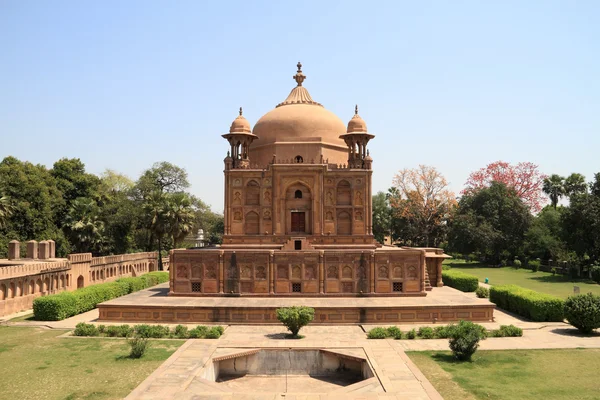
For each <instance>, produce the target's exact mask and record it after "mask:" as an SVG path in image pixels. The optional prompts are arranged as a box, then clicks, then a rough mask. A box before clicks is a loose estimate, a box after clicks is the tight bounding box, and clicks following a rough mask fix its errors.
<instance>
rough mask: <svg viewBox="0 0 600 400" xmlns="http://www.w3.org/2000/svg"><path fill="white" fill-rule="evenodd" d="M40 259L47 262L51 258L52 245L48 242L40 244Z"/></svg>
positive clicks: (43, 241)
mask: <svg viewBox="0 0 600 400" xmlns="http://www.w3.org/2000/svg"><path fill="white" fill-rule="evenodd" d="M38 258H39V259H40V260H47V259H48V258H50V244H49V243H48V241H47V240H42V241H41V242H39V243H38Z"/></svg>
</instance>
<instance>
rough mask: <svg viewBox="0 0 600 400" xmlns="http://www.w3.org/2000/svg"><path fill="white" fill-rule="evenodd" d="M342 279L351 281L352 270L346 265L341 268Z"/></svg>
mask: <svg viewBox="0 0 600 400" xmlns="http://www.w3.org/2000/svg"><path fill="white" fill-rule="evenodd" d="M342 279H352V268H351V267H350V266H348V265H346V266H345V267H344V268H342Z"/></svg>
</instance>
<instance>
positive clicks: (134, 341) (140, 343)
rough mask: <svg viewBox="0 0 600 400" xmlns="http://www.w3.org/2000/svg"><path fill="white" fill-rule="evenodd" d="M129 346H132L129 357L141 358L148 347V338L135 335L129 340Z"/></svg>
mask: <svg viewBox="0 0 600 400" xmlns="http://www.w3.org/2000/svg"><path fill="white" fill-rule="evenodd" d="M127 343H129V346H131V351H130V352H129V358H141V357H142V356H143V355H144V353H146V350H147V349H148V339H147V338H143V337H139V336H134V337H132V338H130V339H128V340H127Z"/></svg>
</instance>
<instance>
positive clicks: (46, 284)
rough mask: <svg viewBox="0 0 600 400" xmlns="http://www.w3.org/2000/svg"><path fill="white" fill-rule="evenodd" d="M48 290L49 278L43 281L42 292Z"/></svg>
mask: <svg viewBox="0 0 600 400" xmlns="http://www.w3.org/2000/svg"><path fill="white" fill-rule="evenodd" d="M48 290H50V278H46V279H44V292H47V291H48Z"/></svg>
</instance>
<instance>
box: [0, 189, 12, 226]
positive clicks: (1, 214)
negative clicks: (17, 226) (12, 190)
mask: <svg viewBox="0 0 600 400" xmlns="http://www.w3.org/2000/svg"><path fill="white" fill-rule="evenodd" d="M12 212H13V206H12V205H11V204H10V199H9V197H8V196H0V228H4V227H5V226H6V221H8V219H9V218H10V216H11V215H12Z"/></svg>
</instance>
